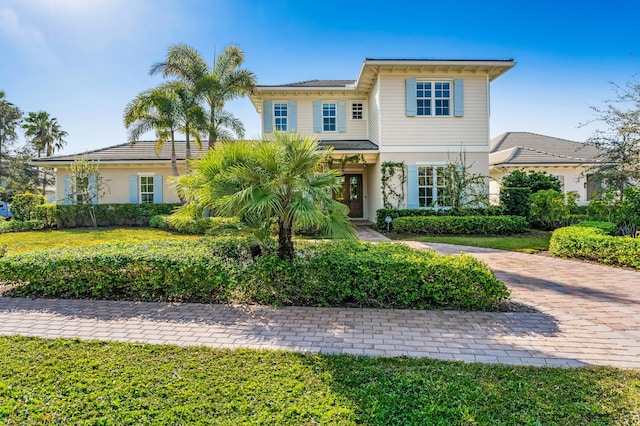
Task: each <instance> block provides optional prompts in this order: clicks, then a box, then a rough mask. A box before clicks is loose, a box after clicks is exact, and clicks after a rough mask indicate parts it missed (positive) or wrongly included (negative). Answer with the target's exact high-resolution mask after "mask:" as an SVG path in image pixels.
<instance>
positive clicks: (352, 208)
mask: <svg viewBox="0 0 640 426" xmlns="http://www.w3.org/2000/svg"><path fill="white" fill-rule="evenodd" d="M340 179H341V181H342V185H341V186H340V187H338V188H337V189H336V190H335V191H334V192H333V198H334V199H335V200H336V201H338V202H340V203H342V204H344V205H346V206H347V207H349V217H353V218H361V217H364V202H363V198H364V197H363V192H364V191H363V190H362V174H346V175H343V176H341V177H340Z"/></svg>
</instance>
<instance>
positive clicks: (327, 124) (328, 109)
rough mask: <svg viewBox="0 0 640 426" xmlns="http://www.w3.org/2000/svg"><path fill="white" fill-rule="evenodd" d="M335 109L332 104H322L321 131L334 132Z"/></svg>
mask: <svg viewBox="0 0 640 426" xmlns="http://www.w3.org/2000/svg"><path fill="white" fill-rule="evenodd" d="M336 118H337V108H336V104H335V103H333V102H329V103H323V104H322V131H323V132H335V131H336Z"/></svg>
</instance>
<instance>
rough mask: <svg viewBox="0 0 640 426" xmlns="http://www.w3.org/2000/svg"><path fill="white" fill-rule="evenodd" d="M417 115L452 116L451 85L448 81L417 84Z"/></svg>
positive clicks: (419, 82) (420, 82)
mask: <svg viewBox="0 0 640 426" xmlns="http://www.w3.org/2000/svg"><path fill="white" fill-rule="evenodd" d="M416 102H417V111H416V112H417V115H419V116H449V115H451V108H450V106H451V83H450V82H448V81H418V82H416Z"/></svg>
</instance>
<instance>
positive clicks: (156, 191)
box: [153, 175, 162, 204]
mask: <svg viewBox="0 0 640 426" xmlns="http://www.w3.org/2000/svg"><path fill="white" fill-rule="evenodd" d="M153 203H154V204H162V176H159V175H155V176H153Z"/></svg>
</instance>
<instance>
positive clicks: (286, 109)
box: [272, 101, 289, 132]
mask: <svg viewBox="0 0 640 426" xmlns="http://www.w3.org/2000/svg"><path fill="white" fill-rule="evenodd" d="M276 106H279V107H280V108H281V112H282V111H283V109H282V108H283V107H284V113H285V115H280V116H276ZM272 113H273V130H274V131H276V132H286V131H287V129H289V102H285V101H274V102H273V111H272ZM278 119H280V120H281V121H280V124H278V122H277V120H278ZM282 120H284V126H282ZM282 127H284V128H282Z"/></svg>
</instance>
